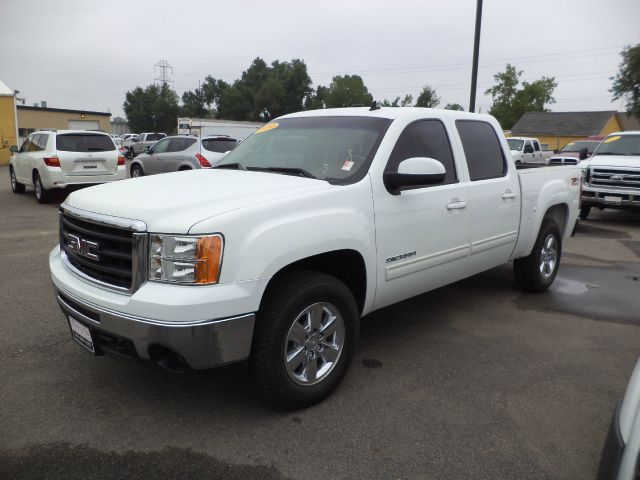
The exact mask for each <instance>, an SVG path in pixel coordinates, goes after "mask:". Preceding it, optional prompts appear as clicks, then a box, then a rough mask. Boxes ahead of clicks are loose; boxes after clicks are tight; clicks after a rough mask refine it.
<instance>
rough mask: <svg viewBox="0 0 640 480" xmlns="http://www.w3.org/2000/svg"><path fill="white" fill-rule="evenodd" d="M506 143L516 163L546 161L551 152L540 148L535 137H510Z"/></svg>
mask: <svg viewBox="0 0 640 480" xmlns="http://www.w3.org/2000/svg"><path fill="white" fill-rule="evenodd" d="M507 143H508V144H509V150H510V151H511V156H512V157H513V160H514V162H516V163H547V158H549V157H550V156H551V154H552V152H550V151H544V150H543V149H542V147H541V146H540V142H539V141H538V139H537V138H527V137H510V138H507Z"/></svg>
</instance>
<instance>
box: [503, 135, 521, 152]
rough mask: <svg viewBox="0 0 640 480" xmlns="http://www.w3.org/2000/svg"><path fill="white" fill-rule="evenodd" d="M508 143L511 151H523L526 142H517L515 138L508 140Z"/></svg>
mask: <svg viewBox="0 0 640 480" xmlns="http://www.w3.org/2000/svg"><path fill="white" fill-rule="evenodd" d="M507 143H508V144H509V150H516V151H518V152H519V151H520V150H522V145H523V144H524V140H516V139H515V138H507Z"/></svg>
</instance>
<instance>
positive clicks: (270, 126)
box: [256, 123, 280, 133]
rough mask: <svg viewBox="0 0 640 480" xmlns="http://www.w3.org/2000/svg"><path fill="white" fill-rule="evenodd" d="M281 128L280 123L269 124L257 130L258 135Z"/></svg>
mask: <svg viewBox="0 0 640 480" xmlns="http://www.w3.org/2000/svg"><path fill="white" fill-rule="evenodd" d="M279 126H280V124H279V123H267V124H266V125H265V126H264V127H261V128H259V129H258V130H256V133H264V132H268V131H269V130H273V129H274V128H278V127H279Z"/></svg>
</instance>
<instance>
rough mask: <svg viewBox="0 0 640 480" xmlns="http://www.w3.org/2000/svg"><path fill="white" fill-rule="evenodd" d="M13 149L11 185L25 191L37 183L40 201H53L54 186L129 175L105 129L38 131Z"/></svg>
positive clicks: (97, 181)
mask: <svg viewBox="0 0 640 480" xmlns="http://www.w3.org/2000/svg"><path fill="white" fill-rule="evenodd" d="M11 151H12V152H13V153H14V155H13V156H12V157H11V160H10V161H9V176H10V178H11V189H12V190H13V192H14V193H23V192H24V191H25V186H26V185H33V188H34V190H35V192H36V199H37V200H38V202H39V203H47V202H48V201H49V199H50V196H51V190H52V189H61V188H65V187H68V186H70V185H86V184H96V183H106V182H112V181H115V180H123V179H124V178H125V176H126V175H125V173H126V172H125V168H126V167H125V159H124V156H123V155H122V154H121V152H120V151H119V150H118V149H117V148H116V145H115V143H114V142H113V139H112V138H111V136H109V134H107V133H103V132H94V131H86V130H57V131H56V130H50V131H38V132H35V133H32V134H31V135H29V136H28V137H27V139H26V140H25V141H24V143H23V144H22V146H21V147H20V148H19V149H18V147H17V146H12V147H11Z"/></svg>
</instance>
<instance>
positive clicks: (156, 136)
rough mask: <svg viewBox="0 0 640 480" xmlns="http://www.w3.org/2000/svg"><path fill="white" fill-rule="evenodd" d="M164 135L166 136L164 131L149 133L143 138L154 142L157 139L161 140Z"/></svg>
mask: <svg viewBox="0 0 640 480" xmlns="http://www.w3.org/2000/svg"><path fill="white" fill-rule="evenodd" d="M164 137H166V135H165V134H164V133H150V134H149V135H147V138H145V141H146V142H155V141H157V140H162V139H163V138H164Z"/></svg>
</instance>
